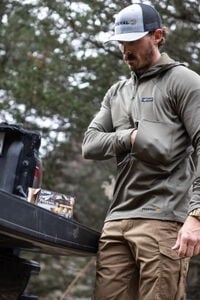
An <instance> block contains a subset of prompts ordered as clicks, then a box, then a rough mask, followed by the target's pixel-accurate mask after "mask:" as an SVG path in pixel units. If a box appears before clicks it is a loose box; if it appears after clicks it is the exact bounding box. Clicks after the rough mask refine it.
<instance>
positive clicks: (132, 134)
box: [131, 129, 137, 145]
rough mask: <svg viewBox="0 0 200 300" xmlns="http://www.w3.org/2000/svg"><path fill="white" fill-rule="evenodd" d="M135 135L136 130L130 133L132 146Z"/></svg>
mask: <svg viewBox="0 0 200 300" xmlns="http://www.w3.org/2000/svg"><path fill="white" fill-rule="evenodd" d="M136 135H137V129H136V130H133V131H132V133H131V145H133V144H134V143H135V138H136Z"/></svg>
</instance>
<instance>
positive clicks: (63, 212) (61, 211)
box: [28, 188, 75, 218]
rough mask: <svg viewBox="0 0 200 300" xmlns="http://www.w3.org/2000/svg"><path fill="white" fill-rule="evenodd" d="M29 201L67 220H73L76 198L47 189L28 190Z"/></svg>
mask: <svg viewBox="0 0 200 300" xmlns="http://www.w3.org/2000/svg"><path fill="white" fill-rule="evenodd" d="M28 201H29V202H31V203H34V204H36V205H38V206H40V207H43V208H45V209H47V210H50V211H52V212H54V213H56V214H58V215H60V216H63V217H65V218H72V217H73V211H74V204H75V198H74V197H73V196H71V195H65V194H61V193H58V192H53V191H49V190H45V189H33V188H29V190H28Z"/></svg>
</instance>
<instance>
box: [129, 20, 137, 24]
mask: <svg viewBox="0 0 200 300" xmlns="http://www.w3.org/2000/svg"><path fill="white" fill-rule="evenodd" d="M129 23H130V24H132V25H135V24H137V20H136V19H132V20H130V22H129Z"/></svg>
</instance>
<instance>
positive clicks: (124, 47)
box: [122, 42, 131, 54]
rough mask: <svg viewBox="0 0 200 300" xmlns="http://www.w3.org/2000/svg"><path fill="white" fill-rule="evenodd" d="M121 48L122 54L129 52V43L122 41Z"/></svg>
mask: <svg viewBox="0 0 200 300" xmlns="http://www.w3.org/2000/svg"><path fill="white" fill-rule="evenodd" d="M122 49H123V53H124V54H127V53H130V52H131V49H130V45H129V43H127V42H124V43H123V46H122Z"/></svg>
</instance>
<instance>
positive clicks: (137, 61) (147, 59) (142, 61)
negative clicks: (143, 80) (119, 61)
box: [123, 42, 154, 75]
mask: <svg viewBox="0 0 200 300" xmlns="http://www.w3.org/2000/svg"><path fill="white" fill-rule="evenodd" d="M153 57H154V48H153V46H152V44H151V43H150V42H149V45H148V47H147V48H146V50H145V51H140V53H138V52H137V53H136V52H131V53H127V54H125V55H124V57H123V60H124V62H125V63H126V64H127V65H128V67H129V69H131V71H134V72H135V73H137V74H139V75H141V74H143V73H144V72H145V71H147V70H148V69H149V68H150V67H151V66H152V62H153Z"/></svg>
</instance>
